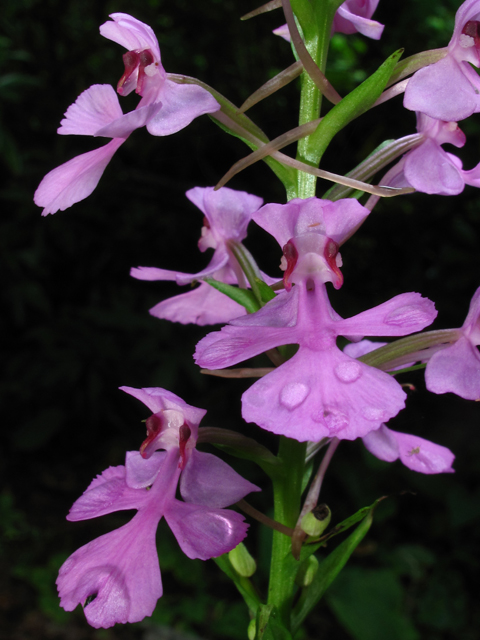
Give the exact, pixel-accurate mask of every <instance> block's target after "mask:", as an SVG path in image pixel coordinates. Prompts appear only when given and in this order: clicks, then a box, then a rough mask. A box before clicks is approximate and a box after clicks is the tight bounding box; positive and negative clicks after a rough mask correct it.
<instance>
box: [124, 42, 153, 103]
mask: <svg viewBox="0 0 480 640" xmlns="http://www.w3.org/2000/svg"><path fill="white" fill-rule="evenodd" d="M122 58H123V64H124V65H125V71H124V73H123V76H122V77H121V78H120V80H119V81H118V84H117V91H118V93H119V94H120V95H121V96H122V95H126V94H127V93H130V91H131V89H127V90H125V85H126V84H127V85H128V84H129V83H128V80H129V79H130V78H131V76H132V75H133V74H134V73H135V72H136V70H137V69H138V77H137V86H136V89H135V91H136V93H138V94H141V93H142V91H143V85H144V82H145V68H146V67H148V66H149V65H151V64H153V62H154V61H155V58H154V57H153V53H152V52H151V51H150V49H144V50H143V51H127V53H125V54H124V55H123V56H122Z"/></svg>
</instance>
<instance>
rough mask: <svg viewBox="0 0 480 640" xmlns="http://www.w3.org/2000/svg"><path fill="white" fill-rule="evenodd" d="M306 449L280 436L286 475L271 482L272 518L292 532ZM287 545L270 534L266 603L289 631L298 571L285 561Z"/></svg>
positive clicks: (281, 536)
mask: <svg viewBox="0 0 480 640" xmlns="http://www.w3.org/2000/svg"><path fill="white" fill-rule="evenodd" d="M306 447H307V445H306V443H305V442H297V441H296V440H291V439H290V438H286V437H284V436H281V437H280V448H279V458H280V460H281V461H282V464H283V467H284V469H285V471H286V472H287V473H285V476H284V477H281V478H277V479H276V480H275V481H274V483H273V494H274V519H275V520H276V521H277V522H281V523H282V524H284V525H286V526H287V527H291V528H292V529H293V528H294V527H295V524H296V522H297V519H298V514H299V513H300V506H301V505H300V498H301V492H302V478H303V472H304V467H305V454H306ZM291 542H292V541H291V538H289V537H288V536H286V535H284V534H283V533H280V532H279V531H274V533H273V546H272V560H271V565H270V583H269V590H268V604H272V605H275V606H276V607H277V610H278V615H279V617H280V619H281V621H282V623H283V624H284V625H285V626H286V627H287V629H288V628H290V615H291V609H292V600H293V593H294V589H295V574H296V572H297V569H298V567H296V566H294V569H293V570H292V565H291V563H287V562H286V560H288V559H290V555H291Z"/></svg>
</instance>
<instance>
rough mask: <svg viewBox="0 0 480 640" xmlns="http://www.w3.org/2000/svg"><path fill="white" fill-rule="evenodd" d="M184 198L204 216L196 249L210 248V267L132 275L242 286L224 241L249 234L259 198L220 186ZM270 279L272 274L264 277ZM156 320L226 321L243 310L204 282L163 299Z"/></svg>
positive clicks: (155, 311) (194, 191)
mask: <svg viewBox="0 0 480 640" xmlns="http://www.w3.org/2000/svg"><path fill="white" fill-rule="evenodd" d="M186 196H187V198H188V199H189V200H190V201H191V202H193V204H195V205H196V206H197V207H198V208H199V209H200V211H201V212H202V213H203V215H204V221H203V222H204V226H203V227H202V235H201V238H200V240H199V241H198V247H199V249H200V251H206V250H207V249H214V251H215V252H214V254H213V256H212V259H211V260H210V263H209V265H208V266H207V267H206V268H205V269H203V270H202V271H200V272H199V273H182V272H180V271H169V270H167V269H157V268H155V267H138V268H136V269H132V270H131V272H130V275H132V276H133V277H134V278H138V279H139V280H173V281H176V282H177V284H179V285H186V284H190V283H193V282H195V281H197V280H201V279H202V278H206V277H211V278H215V279H216V280H220V281H221V282H226V283H227V284H240V285H241V286H246V281H245V278H244V275H243V272H242V270H241V268H240V266H239V265H238V262H237V260H236V259H235V258H234V256H233V254H232V252H231V251H230V249H229V247H228V241H229V240H234V241H236V242H241V241H242V240H244V238H246V236H247V226H248V224H249V222H250V220H251V219H252V215H253V214H254V212H255V211H257V210H258V209H259V208H260V207H261V206H262V204H263V200H262V198H258V197H257V196H254V195H251V194H250V193H246V192H245V191H234V190H233V189H229V188H228V187H222V188H221V189H218V191H215V190H214V188H213V187H195V188H193V189H190V191H187V193H186ZM267 280H268V281H269V282H272V279H271V278H268V277H267ZM150 313H151V314H152V315H153V316H156V317H157V318H163V319H165V320H172V321H174V322H181V323H183V324H186V323H189V322H193V323H195V324H198V325H206V324H216V323H225V322H228V321H229V320H232V319H233V318H237V317H238V316H241V315H244V314H245V313H246V311H245V308H244V307H242V306H241V305H240V304H238V303H236V302H234V301H233V300H231V299H230V298H228V297H227V296H225V295H224V294H223V293H220V292H219V291H217V290H216V289H214V288H213V287H211V286H210V285H208V284H207V283H205V282H201V283H200V286H199V287H198V288H196V289H194V290H193V291H189V292H187V293H183V294H181V295H179V296H174V297H173V298H169V299H168V300H164V301H163V302H160V303H159V304H157V305H155V306H154V307H153V308H152V309H150Z"/></svg>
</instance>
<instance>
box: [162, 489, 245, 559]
mask: <svg viewBox="0 0 480 640" xmlns="http://www.w3.org/2000/svg"><path fill="white" fill-rule="evenodd" d="M165 519H166V521H167V522H168V526H169V527H170V528H171V530H172V531H173V534H174V536H175V537H176V539H177V541H178V544H179V545H180V547H181V549H182V551H183V552H184V553H185V555H187V556H188V557H189V558H191V559H192V560H193V559H195V558H199V559H200V560H208V559H209V558H217V557H218V556H221V555H222V554H223V553H227V552H228V551H231V550H232V549H234V548H235V547H236V546H237V545H238V544H240V542H241V541H242V540H243V539H244V538H245V536H246V535H247V529H248V524H246V522H245V521H244V518H243V516H241V515H240V514H239V513H236V512H235V511H230V510H227V509H208V508H206V507H204V506H201V505H193V504H187V503H186V502H180V501H179V500H173V501H172V502H171V503H170V505H169V508H168V510H167V511H166V512H165Z"/></svg>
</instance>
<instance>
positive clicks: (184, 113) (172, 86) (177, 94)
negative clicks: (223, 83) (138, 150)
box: [147, 79, 220, 136]
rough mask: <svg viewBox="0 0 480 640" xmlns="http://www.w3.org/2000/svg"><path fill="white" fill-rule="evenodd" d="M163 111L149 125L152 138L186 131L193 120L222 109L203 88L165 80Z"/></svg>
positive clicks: (162, 93)
mask: <svg viewBox="0 0 480 640" xmlns="http://www.w3.org/2000/svg"><path fill="white" fill-rule="evenodd" d="M160 100H161V102H162V108H161V110H160V111H159V112H158V113H157V114H156V116H154V117H153V118H152V119H151V120H150V121H149V122H148V123H147V130H148V132H149V133H151V134H152V136H169V135H170V134H172V133H176V132H177V131H180V130H181V129H184V128H185V127H186V126H187V125H189V124H190V123H191V122H192V120H194V119H195V118H197V117H198V116H201V115H204V114H206V113H214V112H215V111H218V110H219V109H220V105H219V104H218V102H217V101H216V100H215V98H214V97H213V96H212V95H211V94H210V93H209V92H208V91H207V90H206V89H204V88H203V87H199V86H198V85H194V84H177V83H176V82H172V81H171V80H168V79H167V80H165V84H164V85H163V87H162V91H161V93H160Z"/></svg>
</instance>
